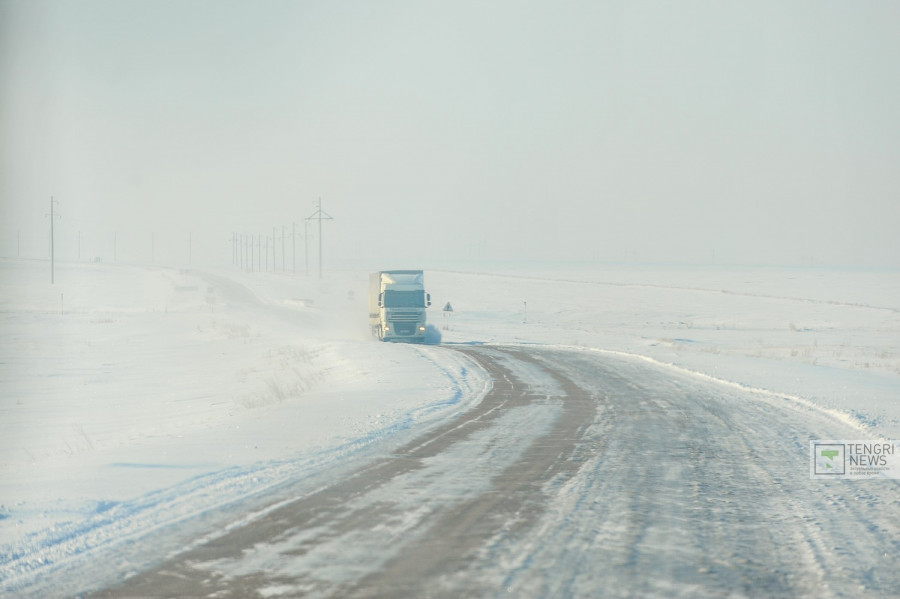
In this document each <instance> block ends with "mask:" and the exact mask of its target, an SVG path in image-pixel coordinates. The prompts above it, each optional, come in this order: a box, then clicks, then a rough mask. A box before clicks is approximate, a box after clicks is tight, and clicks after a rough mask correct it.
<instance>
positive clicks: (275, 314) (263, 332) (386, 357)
mask: <svg viewBox="0 0 900 599" xmlns="http://www.w3.org/2000/svg"><path fill="white" fill-rule="evenodd" d="M46 267H47V265H46V263H40V262H29V261H0V269H2V274H0V286H2V290H0V334H2V338H3V344H2V348H0V390H2V393H0V472H2V476H0V589H4V588H6V589H9V588H15V586H14V585H15V584H18V583H17V581H21V580H23V578H24V579H27V578H28V577H29V576H31V575H32V574H34V573H37V572H38V571H43V570H46V569H51V568H56V567H63V566H64V565H65V562H66V560H67V559H69V558H72V557H73V556H77V555H80V554H83V553H85V552H87V551H90V550H93V549H96V548H100V547H103V546H105V545H108V544H109V543H111V542H118V541H121V540H124V539H127V538H129V537H133V536H135V535H138V534H143V533H145V532H147V531H149V530H153V529H155V528H160V527H164V526H166V525H168V524H172V523H175V522H178V521H180V520H183V519H184V518H187V517H191V516H193V515H196V514H198V513H201V512H203V511H204V510H209V509H212V508H215V507H220V506H222V505H226V504H228V503H229V502H231V501H235V500H237V499H240V498H242V497H246V496H248V495H250V494H253V493H258V492H260V491H262V490H265V489H270V488H273V487H275V486H277V485H279V484H280V483H282V482H283V481H286V480H290V479H296V478H297V477H300V476H304V475H309V474H311V473H313V472H321V471H322V470H323V469H325V470H327V469H328V468H329V467H330V466H332V465H334V464H336V463H337V462H340V461H346V460H345V458H347V457H348V456H349V455H358V454H360V453H361V452H364V451H366V450H367V449H371V448H372V447H374V446H375V445H377V442H379V441H380V440H383V439H389V440H394V439H396V440H397V442H399V441H400V440H401V439H402V438H403V436H404V435H403V432H404V431H407V430H409V431H410V433H412V432H413V429H421V428H422V427H423V426H427V425H429V424H430V423H434V422H437V421H439V420H441V419H442V418H445V417H447V416H448V415H452V414H454V413H457V412H459V411H460V410H463V409H465V407H466V405H467V404H468V403H469V402H471V401H474V400H476V399H477V398H478V397H480V395H481V394H482V393H483V391H484V389H485V385H487V381H486V379H485V378H484V375H483V374H482V373H481V372H480V371H479V370H477V369H472V368H471V365H470V364H469V362H468V361H467V360H465V359H464V358H463V357H461V356H457V355H456V354H454V353H452V352H442V353H443V354H449V355H440V356H439V355H438V352H441V350H440V349H439V348H434V347H416V346H406V345H385V344H378V343H375V342H373V341H371V340H370V338H369V337H368V335H367V330H366V325H367V322H366V320H365V319H366V305H365V301H366V299H365V296H364V292H365V284H366V279H365V277H364V276H362V277H358V276H353V275H347V276H345V277H334V278H332V279H329V280H328V281H326V282H325V283H324V284H322V283H320V282H318V281H315V280H312V279H306V278H304V277H292V276H288V275H274V274H268V275H265V274H259V273H256V274H248V273H227V274H222V273H220V274H210V273H205V272H199V271H187V270H171V269H161V268H145V267H132V266H109V265H95V264H61V265H57V273H56V285H53V286H50V285H49V284H47V283H48V282H47V281H46V279H47V275H48V272H47V268H46ZM357 279H359V281H360V283H361V285H362V288H361V290H358V289H354V285H356V284H357V282H356V281H357ZM10 585H13V586H10Z"/></svg>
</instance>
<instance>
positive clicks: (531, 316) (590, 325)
mask: <svg viewBox="0 0 900 599" xmlns="http://www.w3.org/2000/svg"><path fill="white" fill-rule="evenodd" d="M503 272H504V274H502V275H498V274H496V273H488V272H483V273H472V272H456V271H433V272H430V273H429V287H430V289H431V292H432V296H433V297H434V298H436V303H437V302H440V305H441V306H443V305H444V303H446V302H447V301H450V302H451V304H452V306H453V309H454V311H453V313H452V314H451V315H450V316H449V319H448V320H445V321H444V323H443V324H447V325H449V328H450V330H449V331H443V335H444V341H445V342H451V343H452V342H457V341H459V342H471V341H483V342H497V343H545V344H559V345H570V346H581V347H585V348H593V349H599V350H606V351H611V352H616V353H622V354H628V355H634V356H641V357H645V358H649V359H652V360H654V361H656V362H659V363H662V364H669V365H673V366H675V367H678V368H679V369H680V371H681V372H683V373H696V374H697V375H700V376H703V377H711V378H713V379H718V380H722V381H725V382H728V383H734V384H738V385H740V386H743V387H747V388H752V389H763V390H766V391H769V392H772V393H776V394H783V395H786V396H789V397H795V398H799V399H802V400H803V401H809V402H812V403H813V404H814V405H816V406H819V407H822V408H824V409H827V410H834V411H838V412H841V413H843V414H845V415H846V416H847V417H848V418H851V419H853V420H854V421H855V422H857V423H858V424H859V425H860V426H861V427H864V428H866V429H867V432H868V433H869V434H870V435H872V436H881V437H885V438H894V439H896V438H900V273H897V272H890V271H886V272H882V271H872V272H865V271H863V272H849V271H835V270H826V269H774V268H731V269H728V268H724V267H723V268H714V267H698V268H661V267H660V268H654V267H647V266H644V267H641V266H621V267H615V266H601V267H589V268H578V269H574V268H573V269H568V270H567V269H556V270H539V269H528V270H520V271H517V270H514V269H506V270H504V271H503ZM435 316H436V315H435ZM438 317H440V318H447V316H446V315H443V316H438Z"/></svg>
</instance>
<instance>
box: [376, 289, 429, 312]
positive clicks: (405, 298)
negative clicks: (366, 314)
mask: <svg viewBox="0 0 900 599" xmlns="http://www.w3.org/2000/svg"><path fill="white" fill-rule="evenodd" d="M384 307H385V308H424V307H425V291H423V290H421V289H418V290H416V291H390V290H387V291H385V292H384Z"/></svg>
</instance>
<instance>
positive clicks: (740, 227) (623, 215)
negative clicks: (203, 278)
mask: <svg viewBox="0 0 900 599" xmlns="http://www.w3.org/2000/svg"><path fill="white" fill-rule="evenodd" d="M898 30H900V5H898V4H896V3H892V2H869V3H865V4H855V3H854V4H850V3H843V2H833V1H824V2H791V3H783V2H760V3H750V4H745V3H719V2H686V3H664V2H641V3H632V2H587V3H580V2H579V3H565V4H560V3H535V2H530V3H519V2H492V3H475V2H467V3H458V2H457V3H452V4H445V3H437V2H378V3H365V2H345V3H334V2H288V1H272V2H266V3H262V4H259V3H245V2H222V1H212V0H209V1H193V2H174V1H161V0H152V1H134V2H114V1H81V2H77V3H75V2H64V1H40V0H38V1H11V0H0V89H2V100H0V102H2V104H0V128H2V131H3V135H2V138H3V143H2V145H0V202H2V213H0V255H3V256H16V255H21V256H22V257H28V258H41V257H45V256H46V254H47V245H48V243H47V240H48V229H49V218H48V213H49V204H50V198H51V196H53V197H54V198H55V199H56V200H57V201H58V204H57V210H58V213H59V215H60V218H59V219H57V220H56V221H55V226H56V249H57V258H58V259H61V260H65V259H69V260H74V259H76V258H77V257H78V252H79V246H78V244H79V236H80V254H81V256H80V258H81V260H89V259H92V258H94V257H97V258H100V259H102V260H103V261H104V262H112V261H113V260H114V259H115V260H117V261H120V262H139V263H150V262H155V263H158V264H187V263H188V262H191V263H192V264H214V265H228V264H230V263H231V257H232V242H231V239H232V235H233V234H235V233H237V234H245V235H250V234H253V235H262V236H267V235H268V236H271V235H272V233H273V229H274V230H275V233H276V237H278V238H279V239H278V240H277V241H276V243H277V244H278V247H279V248H280V247H281V240H280V236H281V230H282V227H284V228H285V231H286V232H287V234H288V235H290V232H291V229H292V227H293V226H296V231H297V233H298V235H302V234H303V233H304V231H305V229H306V226H305V220H304V219H306V218H307V217H309V216H311V215H313V214H314V213H315V211H316V202H317V200H318V199H319V198H321V200H322V202H323V208H324V210H325V211H326V212H327V213H328V214H330V215H331V216H332V217H334V220H332V221H328V222H326V223H324V224H323V229H324V236H323V238H324V239H323V241H324V246H325V249H324V253H325V261H326V268H329V267H330V268H347V267H366V268H368V267H370V266H371V267H375V268H377V267H378V265H384V267H386V268H387V267H396V266H414V265H420V264H422V265H426V266H427V265H429V264H437V263H441V262H453V261H460V262H462V261H465V262H477V261H492V262H502V261H513V262H529V261H542V262H587V263H590V262H603V263H609V262H613V263H615V262H667V263H668V262H675V263H715V264H759V265H803V266H809V265H822V266H826V265H827V266H842V267H855V268H856V267H866V268H869V267H888V268H896V267H898V266H900V251H898V249H900V243H898V234H897V232H898V230H900V171H898V168H897V165H898V164H900V112H898V110H897V107H898V106H900V68H898V64H897V63H898V59H900V39H898V36H897V35H896V31H898ZM317 226H318V223H314V222H313V223H310V225H309V227H308V232H309V233H310V239H309V244H310V250H311V255H310V266H311V268H312V269H315V268H316V267H317V264H318V263H317V260H318V254H317V251H316V248H317V247H318V236H317ZM263 243H264V242H263ZM270 243H271V242H270ZM296 244H297V246H296V247H297V268H298V271H299V270H301V269H303V268H304V262H303V257H302V256H303V253H302V252H303V247H304V239H303V238H302V237H298V238H297V239H296ZM285 255H286V256H287V260H288V261H289V268H290V267H291V266H292V264H291V261H292V258H291V256H292V247H291V239H290V238H288V239H287V241H286V243H285ZM278 259H279V260H280V259H281V253H280V250H279V252H278Z"/></svg>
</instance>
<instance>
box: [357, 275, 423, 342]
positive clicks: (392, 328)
mask: <svg viewBox="0 0 900 599" xmlns="http://www.w3.org/2000/svg"><path fill="white" fill-rule="evenodd" d="M430 305H431V295H430V294H428V293H425V274H424V273H423V272H422V271H421V270H380V271H378V272H373V273H372V274H371V275H369V324H370V325H371V327H372V335H374V336H375V337H377V338H378V339H381V340H382V341H408V342H411V343H424V342H425V332H426V329H427V325H426V324H425V308H427V307H428V306H430Z"/></svg>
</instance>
